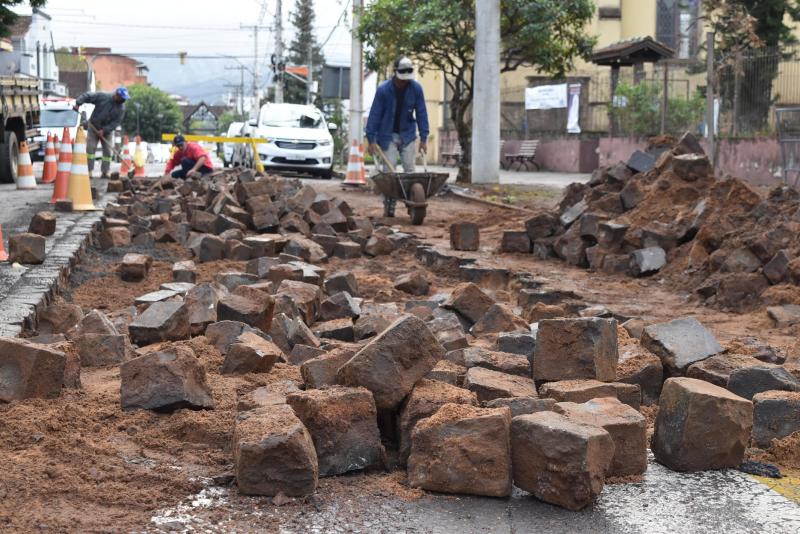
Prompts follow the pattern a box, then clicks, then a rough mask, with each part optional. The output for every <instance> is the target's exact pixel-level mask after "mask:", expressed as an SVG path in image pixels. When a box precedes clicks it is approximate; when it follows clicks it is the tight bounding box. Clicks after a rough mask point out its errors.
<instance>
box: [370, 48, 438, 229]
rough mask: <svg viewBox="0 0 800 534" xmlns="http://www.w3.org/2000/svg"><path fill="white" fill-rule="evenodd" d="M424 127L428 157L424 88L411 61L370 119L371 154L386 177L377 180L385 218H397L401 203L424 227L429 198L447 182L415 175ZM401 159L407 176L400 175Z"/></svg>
mask: <svg viewBox="0 0 800 534" xmlns="http://www.w3.org/2000/svg"><path fill="white" fill-rule="evenodd" d="M418 127H419V145H418V147H419V152H420V153H421V154H422V155H423V157H425V156H426V154H427V151H428V132H429V127H428V111H427V109H426V107H425V95H424V93H423V91H422V86H421V85H420V84H419V83H418V82H416V81H415V80H414V64H413V63H412V62H411V60H410V59H409V58H407V57H401V58H399V59H397V61H395V62H394V76H392V78H391V79H389V80H386V81H385V82H383V83H381V84H380V85H379V86H378V89H377V91H376V92H375V99H374V100H373V102H372V107H371V108H370V111H369V118H368V119H367V128H366V133H367V140H368V141H369V153H370V154H372V156H373V157H375V158H376V162H377V160H378V159H380V160H381V161H382V162H383V172H379V173H378V175H377V176H374V177H373V181H374V182H375V187H376V188H377V190H378V191H379V192H380V193H382V194H383V196H384V200H383V215H384V216H385V217H394V209H395V205H396V204H397V200H398V199H399V200H402V201H403V202H404V203H405V205H406V207H407V208H408V212H409V214H410V215H411V222H412V223H413V224H422V221H423V220H424V219H425V212H426V209H427V201H426V200H427V198H428V197H430V196H432V195H435V194H436V193H438V192H439V190H440V189H441V188H442V186H443V185H444V183H445V182H446V181H447V175H446V174H431V173H428V172H427V166H426V169H425V171H426V172H424V173H416V172H414V171H415V169H414V159H415V157H416V153H415V152H416V151H415V148H417V143H416V141H417V128H418ZM398 157H399V158H400V162H401V163H402V165H403V170H404V171H405V173H404V174H398V173H396V172H395V168H394V165H395V162H396V161H397V159H398Z"/></svg>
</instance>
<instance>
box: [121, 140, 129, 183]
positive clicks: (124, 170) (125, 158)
mask: <svg viewBox="0 0 800 534" xmlns="http://www.w3.org/2000/svg"><path fill="white" fill-rule="evenodd" d="M129 142H130V141H129V139H128V136H127V135H124V136H122V165H120V167H119V175H120V176H128V173H129V172H130V170H131V151H130V150H129V149H128V143H129Z"/></svg>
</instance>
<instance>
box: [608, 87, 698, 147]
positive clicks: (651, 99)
mask: <svg viewBox="0 0 800 534" xmlns="http://www.w3.org/2000/svg"><path fill="white" fill-rule="evenodd" d="M614 100H615V102H614V104H615V105H614V106H613V107H612V108H611V113H612V116H613V117H614V118H615V119H616V120H617V122H618V124H619V127H620V130H621V131H623V132H625V133H627V134H629V135H642V136H644V135H657V134H659V133H660V132H661V86H660V85H658V84H654V83H646V82H642V83H639V84H636V85H629V84H627V83H624V82H623V83H620V84H619V85H618V86H617V92H616V97H615V99H614ZM620 104H624V106H623V105H620ZM667 106H668V107H667V122H666V132H665V133H668V134H673V135H680V134H682V133H684V132H685V131H687V130H690V131H695V130H696V129H697V126H698V125H699V124H700V123H701V122H702V120H703V115H704V114H705V99H704V98H703V96H702V95H701V94H699V93H695V94H694V95H693V96H692V97H691V98H688V99H683V98H669V99H668V102H667Z"/></svg>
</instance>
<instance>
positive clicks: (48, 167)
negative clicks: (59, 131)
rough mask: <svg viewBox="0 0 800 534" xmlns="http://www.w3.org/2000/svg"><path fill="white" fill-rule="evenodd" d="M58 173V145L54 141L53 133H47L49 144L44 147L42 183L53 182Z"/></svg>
mask: <svg viewBox="0 0 800 534" xmlns="http://www.w3.org/2000/svg"><path fill="white" fill-rule="evenodd" d="M56 174H58V158H57V157H56V147H55V144H54V143H53V136H52V134H50V133H48V134H47V144H46V145H45V147H44V170H43V171H42V183H43V184H51V183H53V182H55V181H56Z"/></svg>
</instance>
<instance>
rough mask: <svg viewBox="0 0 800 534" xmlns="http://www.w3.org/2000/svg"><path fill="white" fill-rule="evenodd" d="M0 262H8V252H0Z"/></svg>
mask: <svg viewBox="0 0 800 534" xmlns="http://www.w3.org/2000/svg"><path fill="white" fill-rule="evenodd" d="M0 261H8V252H0Z"/></svg>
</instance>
